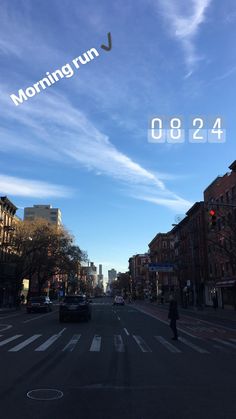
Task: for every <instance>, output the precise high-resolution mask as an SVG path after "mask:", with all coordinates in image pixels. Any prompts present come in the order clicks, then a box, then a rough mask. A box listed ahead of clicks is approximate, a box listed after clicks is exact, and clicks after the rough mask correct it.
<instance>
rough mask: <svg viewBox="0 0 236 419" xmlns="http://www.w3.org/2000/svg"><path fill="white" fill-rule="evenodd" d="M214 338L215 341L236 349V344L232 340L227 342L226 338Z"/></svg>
mask: <svg viewBox="0 0 236 419" xmlns="http://www.w3.org/2000/svg"><path fill="white" fill-rule="evenodd" d="M213 340H214V341H215V342H218V343H222V345H226V346H229V347H230V348H233V349H236V345H234V344H233V343H231V342H227V341H226V340H223V339H219V338H214V339H213ZM230 340H232V339H230Z"/></svg>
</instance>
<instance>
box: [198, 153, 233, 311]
mask: <svg viewBox="0 0 236 419" xmlns="http://www.w3.org/2000/svg"><path fill="white" fill-rule="evenodd" d="M229 169H230V172H227V173H225V174H224V175H223V176H217V178H216V179H215V180H214V181H213V182H212V183H211V184H210V185H209V186H208V187H207V188H206V189H205V191H204V202H205V206H206V208H207V210H208V213H209V211H210V210H211V211H212V210H213V213H214V214H215V215H214V221H213V222H212V220H211V217H210V215H208V225H209V228H208V232H207V247H208V261H209V281H208V284H207V285H208V293H207V302H208V303H210V302H211V301H212V296H216V297H217V301H218V305H219V306H220V307H222V308H223V307H234V308H235V309H236V160H235V161H234V162H233V163H232V164H231V165H230V166H229Z"/></svg>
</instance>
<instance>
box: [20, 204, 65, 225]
mask: <svg viewBox="0 0 236 419" xmlns="http://www.w3.org/2000/svg"><path fill="white" fill-rule="evenodd" d="M37 218H43V219H45V220H48V221H49V222H50V223H52V224H56V225H61V224H62V221H61V210H60V209H59V208H52V206H51V205H34V206H33V207H26V208H25V209H24V220H28V221H33V220H35V219H37Z"/></svg>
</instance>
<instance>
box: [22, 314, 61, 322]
mask: <svg viewBox="0 0 236 419" xmlns="http://www.w3.org/2000/svg"><path fill="white" fill-rule="evenodd" d="M51 314H53V312H52V311H51V312H50V313H45V314H41V316H37V317H31V318H30V319H28V320H24V321H23V322H22V323H29V322H32V321H33V320H38V319H41V318H42V317H46V316H49V315H51Z"/></svg>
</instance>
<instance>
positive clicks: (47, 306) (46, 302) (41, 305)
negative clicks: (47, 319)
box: [26, 296, 52, 313]
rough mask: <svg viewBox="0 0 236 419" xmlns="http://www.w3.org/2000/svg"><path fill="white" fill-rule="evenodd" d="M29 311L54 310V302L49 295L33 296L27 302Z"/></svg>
mask: <svg viewBox="0 0 236 419" xmlns="http://www.w3.org/2000/svg"><path fill="white" fill-rule="evenodd" d="M26 311H27V313H32V312H40V311H45V312H49V311H52V302H51V300H50V298H49V297H44V296H41V297H31V298H30V299H29V301H28V303H27V304H26Z"/></svg>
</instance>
